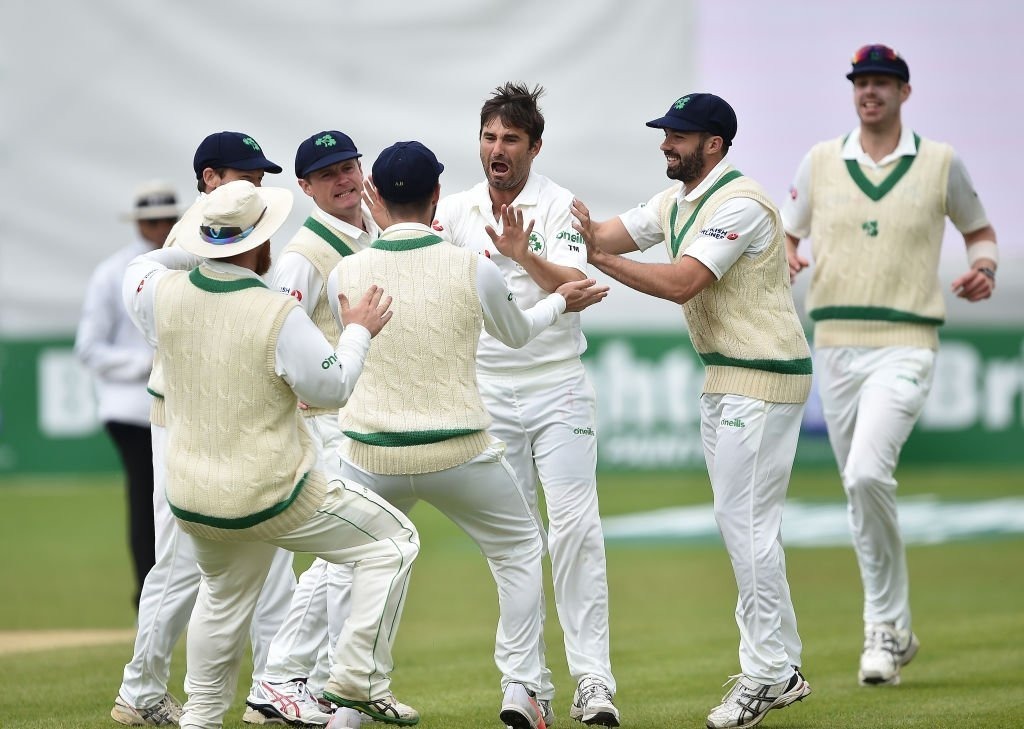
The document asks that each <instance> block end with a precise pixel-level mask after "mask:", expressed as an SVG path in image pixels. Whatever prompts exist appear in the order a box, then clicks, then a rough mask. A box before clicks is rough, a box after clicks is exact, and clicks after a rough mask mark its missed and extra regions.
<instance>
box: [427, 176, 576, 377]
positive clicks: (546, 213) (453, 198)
mask: <svg viewBox="0 0 1024 729" xmlns="http://www.w3.org/2000/svg"><path fill="white" fill-rule="evenodd" d="M572 199H573V194H572V193H571V192H569V191H568V190H566V189H565V188H564V187H560V186H558V185H556V184H555V183H554V182H552V181H551V180H549V179H548V178H547V177H544V176H543V175H538V174H536V173H534V172H531V173H530V176H529V177H528V178H527V180H526V186H525V187H524V188H523V190H522V191H521V192H520V193H519V195H518V196H517V197H516V199H515V200H514V201H513V203H512V205H513V206H514V207H516V208H519V209H521V210H522V211H523V220H524V224H527V225H528V224H529V221H530V220H533V221H534V226H533V232H532V234H531V236H530V248H531V250H532V251H533V254H534V255H537V256H542V257H544V258H545V259H547V260H548V261H551V262H552V263H555V264H558V265H560V266H567V267H569V268H575V269H576V270H578V271H580V272H582V273H586V271H587V249H586V245H585V244H584V243H583V240H582V238H581V237H580V235H579V233H577V232H576V231H575V230H573V227H572V221H573V220H574V218H573V217H572V213H571V212H570V207H571V205H572ZM491 208H492V203H491V197H490V194H489V193H488V184H487V182H486V180H485V181H484V182H481V183H479V184H477V185H475V186H474V187H472V188H470V189H469V190H466V191H464V192H460V193H456V194H454V195H448V196H447V197H445V198H442V199H441V201H440V202H439V203H438V206H437V212H436V213H435V217H436V220H435V223H434V231H435V232H436V233H437V235H440V236H442V237H444V238H446V239H447V240H449V241H451V242H452V243H453V244H454V245H457V246H462V247H464V248H468V249H470V250H473V251H477V252H478V253H480V254H482V255H484V256H486V257H487V258H489V259H490V260H491V261H492V262H493V263H495V264H496V265H497V267H498V269H499V270H500V271H501V273H502V275H503V276H504V278H505V282H506V284H507V285H508V289H509V291H511V292H512V294H513V295H514V296H515V299H516V301H517V302H518V303H519V306H520V307H521V308H523V309H528V308H530V307H532V306H533V305H534V304H536V303H537V302H539V301H541V300H542V299H544V298H546V297H547V296H548V294H549V293H550V292H548V291H545V290H544V289H542V288H541V287H540V286H538V285H537V284H536V283H535V282H534V280H533V279H532V278H530V276H529V275H528V274H527V273H526V271H524V270H523V268H522V267H521V266H520V265H519V264H517V263H516V262H515V261H513V260H512V259H511V258H506V257H505V256H503V255H501V254H500V253H499V252H498V250H497V249H496V248H495V247H494V245H493V244H492V243H491V239H490V237H489V236H488V235H487V231H486V230H484V226H486V225H490V226H491V227H493V228H494V229H495V230H496V231H498V232H499V233H500V232H501V224H500V223H499V222H498V221H497V220H495V218H494V215H493V213H492V212H491ZM559 298H561V297H559ZM562 301H563V310H564V299H563V300H562ZM586 348H587V342H586V339H585V338H584V336H583V332H582V331H581V330H580V315H579V314H578V313H570V314H564V315H563V316H560V317H559V318H558V320H557V321H556V322H555V323H554V324H553V325H552V326H551V327H549V328H548V329H547V330H546V331H544V332H542V333H541V334H540V335H538V336H537V338H536V339H534V340H533V341H532V342H530V343H529V344H528V345H526V346H525V347H522V348H521V349H512V348H510V347H508V346H507V345H505V344H503V343H502V342H501V341H499V340H498V339H496V338H495V337H494V336H492V335H491V334H490V333H489V332H488V331H485V332H484V333H483V334H481V336H480V345H479V347H478V349H477V367H478V368H479V369H480V370H485V371H502V370H524V369H529V368H531V367H536V366H538V365H543V364H547V363H550V362H561V361H564V360H569V359H574V358H577V357H579V356H580V354H582V353H583V351H584V350H585V349H586Z"/></svg>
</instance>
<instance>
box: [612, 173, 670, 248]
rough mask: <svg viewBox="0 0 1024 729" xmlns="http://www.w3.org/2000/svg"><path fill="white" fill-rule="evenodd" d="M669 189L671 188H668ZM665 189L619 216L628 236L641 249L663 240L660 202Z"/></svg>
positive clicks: (651, 246)
mask: <svg viewBox="0 0 1024 729" xmlns="http://www.w3.org/2000/svg"><path fill="white" fill-rule="evenodd" d="M670 189H671V188H670ZM667 192H668V191H667V190H663V191H662V192H659V193H658V194H657V195H655V196H654V197H652V198H651V199H650V200H648V201H647V202H646V203H642V204H640V205H637V206H636V207H635V208H633V209H632V210H627V211H626V212H624V213H623V214H622V215H620V216H619V220H621V221H622V224H623V225H624V226H625V228H626V232H627V233H629V237H630V238H632V239H633V242H634V243H636V247H637V248H639V249H640V250H641V251H646V250H647V249H648V248H653V247H654V246H656V245H658V244H659V243H664V242H665V231H664V230H662V228H661V212H660V211H661V202H662V198H663V197H664V196H665V195H666V194H667Z"/></svg>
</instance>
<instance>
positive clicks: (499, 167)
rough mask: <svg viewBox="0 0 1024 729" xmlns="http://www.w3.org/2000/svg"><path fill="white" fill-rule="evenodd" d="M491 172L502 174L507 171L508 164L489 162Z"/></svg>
mask: <svg viewBox="0 0 1024 729" xmlns="http://www.w3.org/2000/svg"><path fill="white" fill-rule="evenodd" d="M491 172H494V173H495V174H498V175H504V174H505V173H506V172H508V165H507V164H505V163H504V162H491Z"/></svg>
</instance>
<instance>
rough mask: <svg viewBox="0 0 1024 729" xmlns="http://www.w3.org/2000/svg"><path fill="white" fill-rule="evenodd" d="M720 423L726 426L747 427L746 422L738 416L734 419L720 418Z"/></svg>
mask: <svg viewBox="0 0 1024 729" xmlns="http://www.w3.org/2000/svg"><path fill="white" fill-rule="evenodd" d="M722 425H724V426H726V427H727V428H746V427H747V424H746V423H744V422H743V421H742V420H740V419H739V418H736V419H735V420H728V419H726V418H722Z"/></svg>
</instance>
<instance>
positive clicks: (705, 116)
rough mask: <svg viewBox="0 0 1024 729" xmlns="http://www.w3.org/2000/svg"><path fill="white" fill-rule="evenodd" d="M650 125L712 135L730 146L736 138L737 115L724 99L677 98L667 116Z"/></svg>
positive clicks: (703, 97) (704, 97) (706, 96)
mask: <svg viewBox="0 0 1024 729" xmlns="http://www.w3.org/2000/svg"><path fill="white" fill-rule="evenodd" d="M647 126H649V127H654V128H655V129H675V130H676V131H679V132H709V133H710V134H714V135H715V136H716V137H721V138H722V139H724V140H725V142H726V144H729V143H730V142H732V140H733V138H734V137H735V136H736V112H735V111H733V109H732V107H731V106H729V104H728V102H727V101H726V100H725V99H723V98H722V97H720V96H715V95H714V94H687V95H686V96H681V97H679V98H678V99H676V100H675V102H673V104H672V106H670V107H669V109H668V111H667V112H665V116H663V117H660V118H658V119H653V120H651V121H649V122H647Z"/></svg>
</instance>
